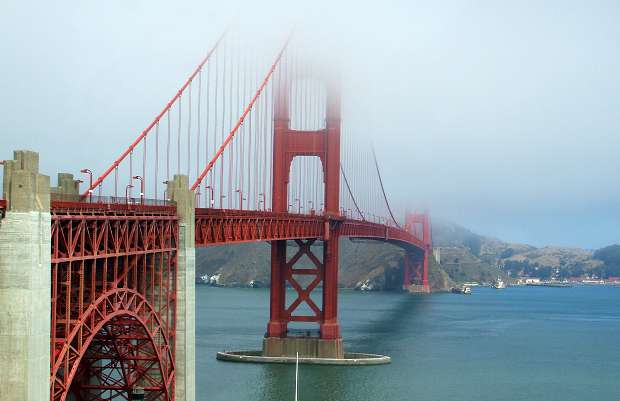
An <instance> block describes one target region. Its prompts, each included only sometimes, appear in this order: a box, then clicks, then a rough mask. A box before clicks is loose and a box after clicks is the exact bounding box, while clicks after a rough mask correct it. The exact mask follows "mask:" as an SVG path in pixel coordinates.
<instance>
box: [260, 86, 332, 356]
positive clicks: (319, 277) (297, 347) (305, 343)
mask: <svg viewBox="0 0 620 401" xmlns="http://www.w3.org/2000/svg"><path fill="white" fill-rule="evenodd" d="M284 81H285V82H283V83H281V84H280V85H279V88H278V90H277V92H276V98H275V99H274V138H273V189H272V210H273V211H274V212H277V213H286V212H288V203H289V200H288V195H287V194H288V191H287V189H288V183H289V176H290V169H291V163H292V162H293V159H294V158H295V157H298V156H314V157H318V158H319V159H320V161H321V164H322V167H323V177H324V185H325V191H324V194H325V198H324V205H325V230H324V235H323V238H322V245H323V247H322V251H323V252H322V257H318V256H317V255H316V254H315V253H314V252H315V250H316V249H315V248H313V247H312V245H313V244H314V243H315V242H316V240H317V239H318V238H317V239H311V240H305V241H304V240H297V241H296V243H297V246H298V250H297V252H296V253H295V254H294V255H293V256H292V257H291V258H288V257H287V241H272V243H271V299H270V319H269V323H268V325H267V333H266V335H265V339H264V341H263V355H265V356H295V353H296V352H299V354H300V356H307V357H330V358H342V357H343V355H344V351H343V347H342V338H341V337H340V328H339V324H338V234H337V231H336V230H335V228H336V224H337V221H338V220H339V219H341V216H340V208H339V202H340V193H339V188H340V95H339V91H338V89H337V86H336V85H335V84H334V83H333V82H329V81H327V82H326V102H325V116H326V119H325V120H326V122H325V127H324V128H323V129H320V130H316V131H306V130H294V129H291V127H290V114H289V105H290V98H291V86H292V85H291V82H290V81H288V80H284ZM304 255H305V256H307V258H306V260H308V259H309V260H310V261H311V262H312V266H302V267H296V266H298V265H299V264H301V262H300V259H304V258H303V256H304ZM300 275H305V276H310V277H312V281H311V283H310V284H309V285H308V286H307V287H306V288H302V286H301V285H300V283H299V282H298V281H297V280H296V278H295V277H296V276H300ZM287 284H288V285H290V286H291V287H292V288H293V289H294V291H295V292H296V294H295V295H296V298H295V299H294V300H293V302H292V303H290V304H289V305H287V299H286V287H287ZM320 284H322V287H323V288H322V289H323V296H322V302H321V303H322V305H321V306H320V307H319V306H318V305H317V304H316V302H315V301H313V300H312V298H311V293H312V291H313V290H314V289H315V288H317V287H318V286H319V285H320ZM303 303H306V304H307V306H309V308H310V309H311V310H312V314H311V315H300V314H299V311H298V310H297V309H298V307H299V306H300V305H302V304H303ZM291 322H313V323H317V324H318V326H319V333H320V334H319V336H318V338H317V337H311V336H305V337H292V336H290V332H289V330H288V328H289V327H288V325H289V323H291Z"/></svg>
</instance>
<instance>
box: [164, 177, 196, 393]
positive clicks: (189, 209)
mask: <svg viewBox="0 0 620 401" xmlns="http://www.w3.org/2000/svg"><path fill="white" fill-rule="evenodd" d="M166 193H167V194H168V196H169V197H170V200H171V201H172V202H174V203H175V204H176V207H177V213H178V215H179V244H178V256H177V300H176V302H177V305H176V306H177V322H176V324H177V326H176V358H175V369H176V387H175V399H176V401H194V400H195V399H196V345H195V344H196V292H195V285H196V283H195V276H196V249H195V247H196V244H195V239H194V233H195V232H194V227H195V224H196V222H195V209H194V202H195V198H194V192H193V191H191V190H190V189H189V180H188V177H187V176H186V175H175V176H174V180H172V181H169V182H168V188H167V192H166Z"/></svg>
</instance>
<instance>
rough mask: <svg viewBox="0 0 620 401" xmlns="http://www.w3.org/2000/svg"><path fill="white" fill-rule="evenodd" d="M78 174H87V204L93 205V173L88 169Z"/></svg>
mask: <svg viewBox="0 0 620 401" xmlns="http://www.w3.org/2000/svg"><path fill="white" fill-rule="evenodd" d="M80 173H82V174H88V202H90V203H93V172H92V170H90V169H87V168H83V169H81V170H80Z"/></svg>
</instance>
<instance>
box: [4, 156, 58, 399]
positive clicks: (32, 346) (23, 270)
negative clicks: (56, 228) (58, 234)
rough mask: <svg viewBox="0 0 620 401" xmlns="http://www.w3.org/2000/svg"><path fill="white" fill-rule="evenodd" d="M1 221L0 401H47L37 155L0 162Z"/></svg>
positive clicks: (46, 190) (45, 281) (46, 309)
mask: <svg viewBox="0 0 620 401" xmlns="http://www.w3.org/2000/svg"><path fill="white" fill-rule="evenodd" d="M3 198H4V199H6V200H7V201H8V209H7V211H6V216H5V217H4V218H3V219H2V220H1V221H0V361H1V362H0V369H1V370H2V375H0V400H22V401H41V400H49V398H50V385H49V383H50V316H51V303H50V298H51V275H50V269H51V240H50V236H51V218H50V179H49V177H48V176H45V175H42V174H39V155H38V154H37V153H35V152H30V151H16V152H14V160H7V161H5V162H4V186H3Z"/></svg>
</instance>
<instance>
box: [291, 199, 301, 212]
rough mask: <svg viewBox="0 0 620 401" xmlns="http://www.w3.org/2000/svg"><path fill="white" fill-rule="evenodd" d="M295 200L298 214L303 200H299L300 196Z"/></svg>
mask: <svg viewBox="0 0 620 401" xmlns="http://www.w3.org/2000/svg"><path fill="white" fill-rule="evenodd" d="M295 202H297V214H299V213H301V201H300V200H299V198H295ZM295 202H293V205H294V204H295Z"/></svg>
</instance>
